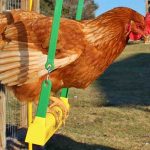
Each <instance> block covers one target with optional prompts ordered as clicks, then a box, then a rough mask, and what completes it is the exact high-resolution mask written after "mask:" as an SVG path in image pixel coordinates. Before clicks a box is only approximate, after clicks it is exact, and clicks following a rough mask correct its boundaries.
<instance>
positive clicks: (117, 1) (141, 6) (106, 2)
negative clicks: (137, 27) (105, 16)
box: [94, 0, 145, 16]
mask: <svg viewBox="0 0 150 150" xmlns="http://www.w3.org/2000/svg"><path fill="white" fill-rule="evenodd" d="M94 1H95V3H96V4H98V6H99V8H98V9H97V10H96V12H95V14H96V16H98V15H100V14H102V13H104V12H106V11H107V10H110V9H112V8H114V7H119V6H125V7H129V8H132V9H134V10H136V11H138V12H139V13H141V14H142V15H145V0H94Z"/></svg>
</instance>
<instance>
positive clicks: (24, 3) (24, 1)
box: [21, 0, 29, 10]
mask: <svg viewBox="0 0 150 150" xmlns="http://www.w3.org/2000/svg"><path fill="white" fill-rule="evenodd" d="M21 9H23V10H29V5H28V0H21Z"/></svg>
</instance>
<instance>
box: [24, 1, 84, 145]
mask: <svg viewBox="0 0 150 150" xmlns="http://www.w3.org/2000/svg"><path fill="white" fill-rule="evenodd" d="M62 5H63V0H59V1H56V6H55V11H54V18H53V23H52V30H51V37H50V42H49V43H52V44H49V50H48V57H47V62H46V64H45V68H46V69H47V71H48V76H49V74H50V72H51V71H53V70H54V68H55V66H54V58H55V51H56V45H57V38H58V31H59V26H60V19H61V12H62ZM83 5H84V0H79V2H78V7H77V14H76V20H81V16H82V9H83ZM51 88H52V82H51V81H50V80H49V79H48V78H47V80H45V81H43V83H42V89H41V94H40V98H39V104H38V107H37V112H36V116H35V119H34V121H33V123H31V124H30V126H29V128H28V132H27V135H26V140H25V141H26V142H28V143H33V144H37V145H41V146H43V145H45V143H46V142H47V141H48V140H49V138H50V137H51V136H52V135H53V134H54V133H55V132H56V131H57V129H58V128H60V126H61V125H62V123H63V121H62V118H63V112H62V109H61V108H59V107H58V106H55V107H53V108H52V109H53V110H54V111H57V112H58V114H59V116H58V119H59V122H58V124H57V125H56V118H55V117H54V115H53V114H52V113H48V112H47V108H48V105H49V97H50V95H51ZM60 99H61V100H62V102H63V103H64V105H65V106H66V108H67V109H68V110H69V103H68V89H67V88H63V89H62V92H61V97H60Z"/></svg>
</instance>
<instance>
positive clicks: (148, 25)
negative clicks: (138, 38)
mask: <svg viewBox="0 0 150 150" xmlns="http://www.w3.org/2000/svg"><path fill="white" fill-rule="evenodd" d="M145 22H146V29H145V33H146V34H149V35H150V13H147V14H146V16H145Z"/></svg>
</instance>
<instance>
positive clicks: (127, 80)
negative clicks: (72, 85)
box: [47, 43, 150, 150]
mask: <svg viewBox="0 0 150 150" xmlns="http://www.w3.org/2000/svg"><path fill="white" fill-rule="evenodd" d="M149 61H150V45H144V44H142V43H141V44H133V45H132V44H130V45H128V46H127V47H126V49H125V51H124V52H123V53H122V55H121V56H120V57H119V58H118V59H117V60H116V61H115V62H114V64H113V65H112V66H111V67H110V68H109V69H108V70H107V71H106V72H105V73H104V75H103V76H102V77H101V78H99V79H98V80H97V81H95V82H94V83H93V84H92V85H91V86H90V87H89V88H87V89H86V90H76V89H71V90H70V103H71V111H70V115H69V118H68V120H67V121H66V125H65V126H64V127H63V128H61V130H59V131H58V134H57V135H55V136H54V137H53V138H52V139H51V141H50V142H49V143H48V145H47V150H51V149H52V150H59V149H61V150H103V149H104V150H112V149H119V150H122V149H123V150H149V149H150V76H149V75H150V69H149V68H150V63H149Z"/></svg>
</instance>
